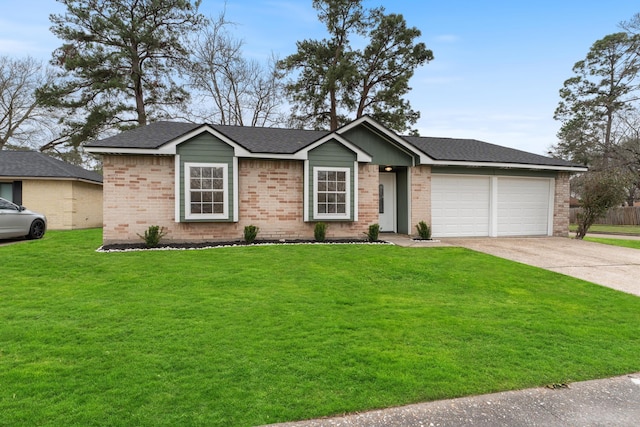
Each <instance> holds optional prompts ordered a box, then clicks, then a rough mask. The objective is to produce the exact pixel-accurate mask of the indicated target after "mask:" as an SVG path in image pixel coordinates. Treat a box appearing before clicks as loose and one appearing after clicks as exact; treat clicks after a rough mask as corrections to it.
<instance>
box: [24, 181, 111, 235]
mask: <svg viewBox="0 0 640 427" xmlns="http://www.w3.org/2000/svg"><path fill="white" fill-rule="evenodd" d="M22 204H23V205H24V206H26V207H27V208H28V209H30V210H32V211H35V212H39V213H42V214H44V215H46V217H47V228H48V229H50V230H75V229H79V228H91V227H101V226H102V186H101V185H98V184H90V183H87V182H81V181H74V180H60V179H24V180H23V181H22Z"/></svg>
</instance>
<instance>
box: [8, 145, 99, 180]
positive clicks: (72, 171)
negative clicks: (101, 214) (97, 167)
mask: <svg viewBox="0 0 640 427" xmlns="http://www.w3.org/2000/svg"><path fill="white" fill-rule="evenodd" d="M3 176H5V177H9V176H10V177H25V178H27V177H28V178H64V179H82V180H86V181H93V182H99V183H101V182H102V175H100V174H99V173H96V172H92V171H89V170H86V169H83V168H81V167H79V166H75V165H72V164H70V163H66V162H63V161H61V160H58V159H54V158H53V157H51V156H47V155H46V154H43V153H40V152H37V151H7V150H2V151H0V177H3Z"/></svg>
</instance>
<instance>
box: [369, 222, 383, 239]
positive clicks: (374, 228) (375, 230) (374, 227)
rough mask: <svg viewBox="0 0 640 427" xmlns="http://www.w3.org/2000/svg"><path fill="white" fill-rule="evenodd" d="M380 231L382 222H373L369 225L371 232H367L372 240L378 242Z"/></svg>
mask: <svg viewBox="0 0 640 427" xmlns="http://www.w3.org/2000/svg"><path fill="white" fill-rule="evenodd" d="M379 233H380V224H371V225H370V226H369V232H368V233H367V239H368V240H369V241H370V242H377V241H378V234H379Z"/></svg>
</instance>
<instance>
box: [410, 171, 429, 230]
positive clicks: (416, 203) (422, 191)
mask: <svg viewBox="0 0 640 427" xmlns="http://www.w3.org/2000/svg"><path fill="white" fill-rule="evenodd" d="M409 172H410V173H411V189H410V190H409V191H410V192H411V224H409V234H411V235H414V234H417V232H416V228H415V227H416V225H417V224H418V223H419V222H420V221H424V222H426V223H427V224H428V225H431V166H427V165H420V166H416V167H413V168H410V169H409Z"/></svg>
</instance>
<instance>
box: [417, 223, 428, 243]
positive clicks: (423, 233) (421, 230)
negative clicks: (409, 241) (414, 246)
mask: <svg viewBox="0 0 640 427" xmlns="http://www.w3.org/2000/svg"><path fill="white" fill-rule="evenodd" d="M416 229H417V230H418V236H420V238H421V239H424V240H430V239H431V227H429V226H428V225H427V223H426V222H424V221H420V222H419V223H418V225H416Z"/></svg>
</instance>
